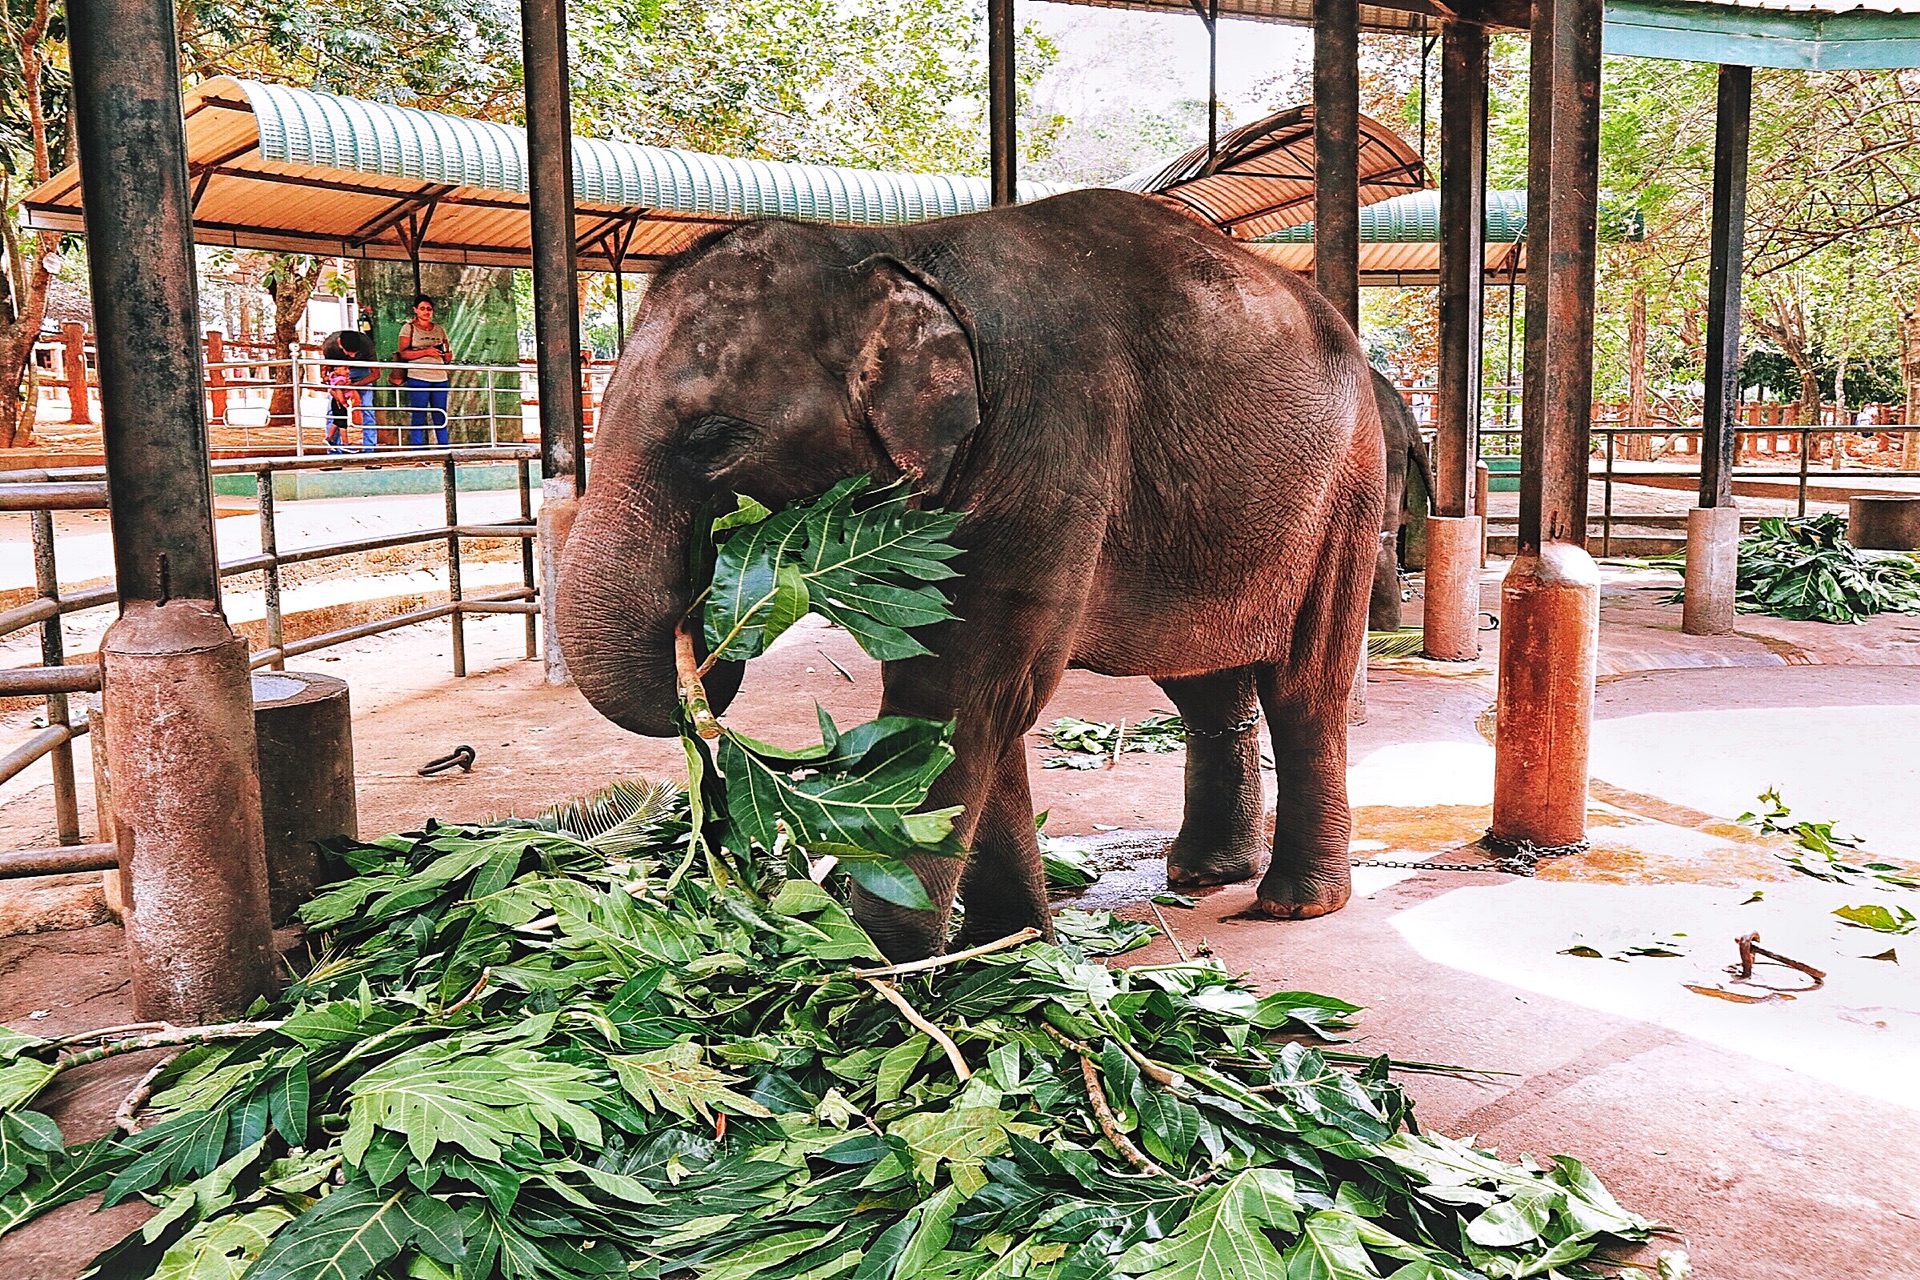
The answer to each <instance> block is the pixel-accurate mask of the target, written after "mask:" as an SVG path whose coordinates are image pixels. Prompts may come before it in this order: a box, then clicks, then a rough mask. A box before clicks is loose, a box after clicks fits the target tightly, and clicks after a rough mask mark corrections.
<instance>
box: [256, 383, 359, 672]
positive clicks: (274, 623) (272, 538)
mask: <svg viewBox="0 0 1920 1280" xmlns="http://www.w3.org/2000/svg"><path fill="white" fill-rule="evenodd" d="M347 421H348V422H349V423H351V422H352V421H353V415H352V414H351V413H349V414H348V415H347ZM349 429H351V427H350V428H349ZM253 492H254V496H255V498H256V499H257V505H258V506H259V508H260V554H261V555H264V556H268V557H271V558H270V559H269V560H268V561H267V567H266V569H265V571H264V572H263V574H262V577H263V578H265V580H266V587H265V589H266V596H267V648H269V649H271V650H273V652H274V658H273V661H272V662H271V663H270V664H269V665H270V666H271V667H272V668H273V669H274V670H275V671H285V670H286V669H287V658H286V654H285V653H284V652H282V649H281V645H282V640H283V633H282V629H281V625H280V534H279V531H278V530H276V529H275V528H274V519H273V469H272V468H271V467H263V468H261V469H260V470H259V471H256V472H254V473H253Z"/></svg>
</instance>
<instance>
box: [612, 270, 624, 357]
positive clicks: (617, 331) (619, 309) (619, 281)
mask: <svg viewBox="0 0 1920 1280" xmlns="http://www.w3.org/2000/svg"><path fill="white" fill-rule="evenodd" d="M613 315H614V324H613V354H614V355H615V356H623V355H625V354H627V273H626V272H624V271H621V270H620V269H619V268H618V266H617V265H616V266H615V269H614V272H613Z"/></svg>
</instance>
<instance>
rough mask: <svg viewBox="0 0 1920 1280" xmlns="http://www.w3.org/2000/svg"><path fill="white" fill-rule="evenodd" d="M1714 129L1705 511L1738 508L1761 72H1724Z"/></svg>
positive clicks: (1703, 437)
mask: <svg viewBox="0 0 1920 1280" xmlns="http://www.w3.org/2000/svg"><path fill="white" fill-rule="evenodd" d="M1719 88H1720V92H1719V102H1718V114H1717V115H1716V116H1715V119H1714V127H1713V224H1712V235H1711V238H1710V245H1711V248H1710V257H1709V259H1708V268H1707V378H1706V384H1707V386H1706V403H1705V404H1704V405H1703V406H1702V410H1703V411H1702V413H1701V416H1700V505H1701V506H1703V507H1727V506H1732V505H1733V445H1734V422H1733V415H1734V412H1735V410H1736V409H1737V408H1738V405H1739V398H1740V397H1739V392H1738V390H1737V385H1736V384H1737V382H1738V380H1739V377H1740V271H1741V266H1742V261H1743V257H1744V253H1743V250H1744V247H1745V246H1744V243H1743V241H1744V239H1745V229H1746V228H1745V224H1746V217H1747V136H1748V132H1749V129H1748V126H1749V123H1750V121H1751V119H1752V114H1753V68H1752V67H1726V66H1723V67H1721V68H1720V86H1719Z"/></svg>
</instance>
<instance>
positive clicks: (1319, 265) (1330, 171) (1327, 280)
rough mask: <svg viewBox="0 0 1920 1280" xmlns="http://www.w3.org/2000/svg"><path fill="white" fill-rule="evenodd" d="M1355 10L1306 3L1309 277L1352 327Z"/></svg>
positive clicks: (1356, 210)
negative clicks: (1309, 12) (1309, 44)
mask: <svg viewBox="0 0 1920 1280" xmlns="http://www.w3.org/2000/svg"><path fill="white" fill-rule="evenodd" d="M1359 165H1360V8H1359V5H1358V4H1357V3H1356V0H1313V172H1314V185H1315V187H1316V197H1315V200H1314V211H1313V219H1314V237H1313V279H1314V283H1315V284H1316V285H1318V286H1319V289H1320V292H1321V293H1322V294H1324V295H1325V296H1326V298H1327V300H1328V301H1329V302H1331V303H1333V307H1334V310H1336V311H1338V312H1339V313H1340V314H1341V315H1342V316H1344V317H1345V318H1346V321H1347V323H1348V324H1349V325H1351V326H1352V327H1353V328H1354V329H1355V331H1358V329H1359V327H1360V172H1359Z"/></svg>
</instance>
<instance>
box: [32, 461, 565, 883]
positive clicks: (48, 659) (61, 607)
mask: <svg viewBox="0 0 1920 1280" xmlns="http://www.w3.org/2000/svg"><path fill="white" fill-rule="evenodd" d="M538 457H539V449H538V448H537V447H535V446H531V445H504V446H481V447H466V448H450V449H430V450H414V451H409V452H406V453H398V454H372V455H367V454H362V455H357V456H348V457H306V458H299V457H294V458H244V459H231V460H224V461H218V462H215V463H213V464H212V470H213V473H214V474H216V475H244V474H252V475H253V477H254V491H255V495H256V497H257V500H258V502H259V509H260V551H259V553H258V554H255V555H249V556H241V557H237V558H235V559H232V560H228V561H226V562H225V563H223V564H222V565H221V566H220V570H219V571H220V576H221V577H222V578H223V579H224V578H231V577H236V576H238V575H241V574H249V573H259V574H261V575H262V576H263V580H264V586H265V590H264V595H265V599H266V628H265V629H266V641H267V643H266V645H265V647H263V648H261V649H258V650H255V651H254V652H253V653H252V654H251V655H250V656H249V659H248V664H249V667H250V668H252V669H258V668H260V667H272V668H274V669H284V668H285V666H286V661H287V659H288V658H293V657H298V656H300V655H302V654H307V653H313V652H315V651H317V650H320V649H326V648H330V647H332V646H334V645H337V644H344V643H346V642H348V641H350V640H358V639H362V638H365V637H367V636H372V635H378V634H381V633H382V632H386V631H394V630H398V629H399V628H401V627H407V626H413V625H416V624H418V623H422V622H431V621H435V620H437V619H440V618H448V619H450V620H451V624H452V631H453V674H454V675H455V676H456V677H461V676H465V675H466V673H467V654H466V630H465V620H466V618H467V616H468V615H470V614H493V613H518V614H523V615H524V616H525V619H526V635H525V652H526V656H527V657H528V658H533V657H534V656H535V655H536V652H537V646H538V641H539V629H540V624H539V615H540V611H541V608H542V606H543V601H542V599H541V594H540V589H539V584H538V582H537V580H536V577H535V571H534V560H535V557H534V552H533V540H534V538H535V537H536V536H537V535H536V531H535V525H534V519H533V485H532V472H531V468H532V464H533V462H534V461H535V460H536V459H537V458H538ZM483 462H513V463H515V464H516V468H517V471H518V477H517V478H518V489H519V496H520V514H519V517H518V519H515V520H510V521H505V522H495V523H488V524H463V523H462V522H461V520H460V511H459V468H460V467H461V466H463V465H466V464H468V463H483ZM417 465H437V466H438V468H439V471H440V487H441V492H442V496H443V500H444V504H445V523H444V524H439V525H434V526H431V527H429V528H425V529H419V530H409V531H405V532H401V533H389V534H379V535H376V536H373V537H369V538H359V539H354V540H351V541H346V542H333V543H324V544H321V545H318V546H310V547H297V548H292V549H289V550H286V551H282V550H281V549H280V547H279V531H278V528H277V524H276V520H275V509H274V482H273V478H274V476H275V475H277V474H278V473H280V472H289V471H313V470H322V469H325V470H337V469H343V468H356V469H368V470H371V469H384V468H389V467H394V466H417ZM102 475H103V469H102V468H99V467H66V468H43V469H36V470H32V471H15V472H0V510H14V511H19V510H24V511H29V512H31V514H32V524H33V544H34V577H35V589H36V592H37V594H36V596H35V597H34V598H33V599H31V600H29V601H27V602H26V603H24V604H21V605H17V606H15V607H13V608H11V609H7V610H5V611H0V637H4V636H8V635H11V634H13V633H15V632H18V631H21V630H23V629H25V628H27V627H32V626H39V627H40V628H41V661H40V665H38V666H29V667H15V668H10V669H4V670H0V697H5V696H11V697H20V696H31V697H41V696H44V697H45V698H46V700H47V727H46V728H45V729H42V730H40V731H39V732H38V733H36V734H34V735H33V737H32V738H30V739H29V740H28V741H27V742H25V743H23V744H22V745H21V746H19V747H17V748H15V749H14V750H12V751H10V752H8V753H6V754H5V755H4V756H0V782H5V781H6V780H8V779H10V778H12V777H14V776H15V775H17V774H19V773H20V772H22V771H24V770H25V769H27V768H29V767H31V766H32V765H33V764H35V763H37V762H38V761H40V760H41V759H44V758H47V757H51V758H52V761H53V769H54V808H55V813H56V826H57V828H58V831H59V837H60V841H61V848H59V849H27V850H16V851H14V852H11V853H5V854H0V879H9V878H14V877H19V876H30V875H55V874H67V873H71V872H75V871H85V870H96V869H98V866H96V865H95V864H99V865H105V866H110V865H112V864H111V859H108V860H107V861H106V862H104V863H102V862H101V859H102V858H103V857H104V856H105V855H103V854H102V852H101V850H103V849H104V850H111V848H112V846H111V845H85V846H82V845H80V844H79V841H80V823H79V813H78V806H77V802H76V799H75V794H74V779H73V747H72V744H73V740H74V739H75V738H77V737H79V736H80V735H82V734H84V733H86V732H87V724H86V722H85V721H84V720H83V721H81V722H79V723H77V724H75V723H73V722H72V721H71V713H70V708H69V706H68V702H67V698H68V695H69V694H71V693H81V692H96V691H98V690H99V688H100V680H101V677H100V668H99V667H98V666H97V665H92V664H68V663H67V662H66V660H65V653H64V648H63V646H64V635H63V630H62V625H61V619H62V618H63V617H64V616H65V615H66V614H69V613H76V612H80V611H82V610H85V609H95V608H100V607H102V606H104V605H108V604H112V603H113V602H114V601H116V600H117V599H118V598H119V595H118V592H117V591H116V590H115V588H114V587H113V586H110V585H109V586H96V587H89V588H86V589H84V590H80V591H74V592H71V593H68V594H64V595H63V594H62V593H61V591H60V588H59V574H58V571H57V568H56V565H55V561H54V543H53V515H52V512H53V511H54V510H75V509H87V508H93V509H99V508H104V507H105V506H106V505H107V503H108V495H107V492H106V486H105V483H104V482H103V481H102V480H101V479H100V477H101V476H102ZM81 496H85V497H86V498H87V499H88V501H85V502H82V501H80V497H81ZM468 538H518V539H520V541H521V551H520V579H521V580H520V585H519V586H518V587H512V588H506V589H502V590H494V591H489V592H486V593H483V594H479V595H469V594H468V593H467V592H466V590H465V587H464V584H463V582H462V580H461V568H460V543H461V541H462V540H463V539H468ZM424 543H443V544H444V545H445V547H446V557H447V560H446V564H447V594H448V599H447V602H446V603H445V604H438V605H429V606H426V607H425V608H421V609H414V610H409V611H407V612H405V613H401V614H397V615H394V616H392V617H388V618H377V619H374V620H372V621H369V622H363V623H358V624H355V625H353V626H347V627H339V628H335V629H334V630H331V631H326V632H321V633H319V634H317V635H312V636H306V637H303V638H301V639H299V640H295V641H288V640H287V639H286V638H285V636H284V626H283V621H284V619H283V614H282V608H281V584H280V571H281V569H282V568H283V567H284V566H287V565H293V564H308V563H312V562H314V561H317V560H326V559H333V558H337V557H340V556H349V555H357V554H361V553H364V552H367V551H377V550H383V549H387V548H391V547H401V546H413V545H420V544H424Z"/></svg>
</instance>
